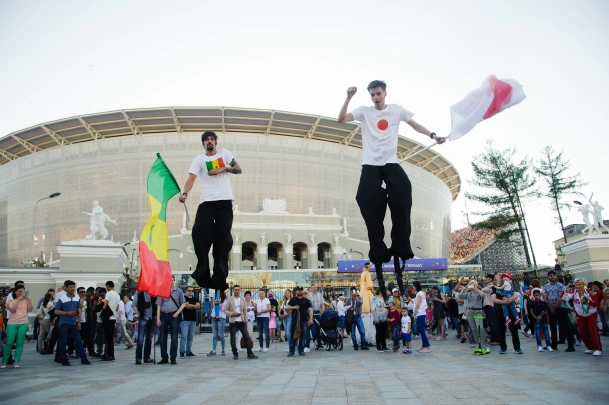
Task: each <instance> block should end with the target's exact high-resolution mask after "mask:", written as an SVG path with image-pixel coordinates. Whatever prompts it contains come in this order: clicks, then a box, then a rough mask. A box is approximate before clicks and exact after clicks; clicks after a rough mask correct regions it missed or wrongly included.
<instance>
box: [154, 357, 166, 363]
mask: <svg viewBox="0 0 609 405" xmlns="http://www.w3.org/2000/svg"><path fill="white" fill-rule="evenodd" d="M156 364H169V360H168V359H167V358H165V359H161V361H159V362H158V363H156Z"/></svg>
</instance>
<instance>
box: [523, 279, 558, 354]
mask: <svg viewBox="0 0 609 405" xmlns="http://www.w3.org/2000/svg"><path fill="white" fill-rule="evenodd" d="M549 312H550V308H549V307H548V304H547V303H546V302H545V301H542V300H541V290H539V289H537V288H535V289H534V290H533V301H531V302H530V304H529V315H530V316H531V317H532V319H534V320H535V337H536V338H537V349H538V351H540V352H543V347H542V346H541V329H543V333H544V335H545V338H546V347H547V349H548V351H549V352H552V351H553V350H552V347H551V346H552V344H551V343H550V332H549V330H548V313H549Z"/></svg>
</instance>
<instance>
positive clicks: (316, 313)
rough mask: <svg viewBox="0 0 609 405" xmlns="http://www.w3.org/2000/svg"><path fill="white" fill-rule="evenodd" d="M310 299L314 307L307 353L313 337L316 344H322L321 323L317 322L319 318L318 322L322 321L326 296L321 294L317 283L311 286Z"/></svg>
mask: <svg viewBox="0 0 609 405" xmlns="http://www.w3.org/2000/svg"><path fill="white" fill-rule="evenodd" d="M308 297H309V301H311V307H312V308H313V323H312V324H311V328H310V329H311V336H312V337H311V338H309V334H308V333H307V342H306V348H305V353H307V352H308V351H310V350H309V349H310V347H311V346H310V341H311V339H312V340H313V342H314V344H318V343H319V344H320V345H321V342H320V340H319V332H320V330H319V325H317V323H316V322H315V321H316V320H317V322H321V309H322V307H323V305H324V297H323V296H322V295H321V293H319V292H317V285H316V284H315V283H313V284H311V288H309V294H308Z"/></svg>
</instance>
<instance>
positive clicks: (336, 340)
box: [315, 309, 343, 351]
mask: <svg viewBox="0 0 609 405" xmlns="http://www.w3.org/2000/svg"><path fill="white" fill-rule="evenodd" d="M315 322H317V326H318V327H319V329H320V332H319V341H318V342H317V345H316V346H315V349H317V350H319V348H320V347H321V344H322V342H323V343H324V344H325V345H326V350H327V351H330V350H331V349H332V347H334V348H335V349H338V350H343V335H342V334H341V333H339V331H338V312H336V311H335V310H333V309H326V310H325V311H324V312H322V313H321V319H320V322H318V321H317V319H316V320H315Z"/></svg>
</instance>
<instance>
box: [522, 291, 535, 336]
mask: <svg viewBox="0 0 609 405" xmlns="http://www.w3.org/2000/svg"><path fill="white" fill-rule="evenodd" d="M522 301H523V309H524V316H523V318H522V319H523V321H524V323H525V325H526V326H525V328H524V330H523V331H522V334H523V335H524V336H525V337H529V336H530V335H529V333H530V332H534V329H533V328H534V326H535V320H534V319H532V318H529V302H531V288H530V287H525V288H524V290H523V294H522Z"/></svg>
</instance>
